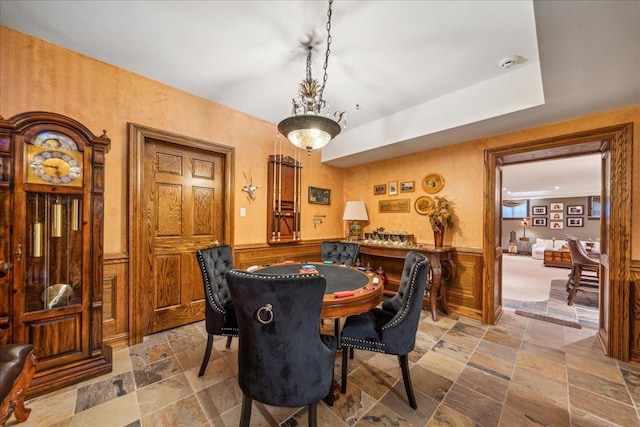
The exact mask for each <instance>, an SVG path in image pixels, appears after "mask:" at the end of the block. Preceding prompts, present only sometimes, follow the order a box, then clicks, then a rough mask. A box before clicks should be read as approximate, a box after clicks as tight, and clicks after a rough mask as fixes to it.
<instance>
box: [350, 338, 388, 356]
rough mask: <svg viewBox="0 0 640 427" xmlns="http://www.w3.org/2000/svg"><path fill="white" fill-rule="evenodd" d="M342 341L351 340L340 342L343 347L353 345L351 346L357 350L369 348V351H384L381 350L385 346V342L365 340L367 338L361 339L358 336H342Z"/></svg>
mask: <svg viewBox="0 0 640 427" xmlns="http://www.w3.org/2000/svg"><path fill="white" fill-rule="evenodd" d="M342 341H352V342H351V343H349V342H342V346H343V347H345V346H346V347H353V348H357V349H359V350H369V351H377V352H379V353H385V351H384V350H383V349H384V348H385V347H386V344H384V343H381V342H375V341H367V340H361V339H358V338H350V337H343V338H342ZM367 344H371V345H372V346H371V347H369V346H366V347H365V345H367Z"/></svg>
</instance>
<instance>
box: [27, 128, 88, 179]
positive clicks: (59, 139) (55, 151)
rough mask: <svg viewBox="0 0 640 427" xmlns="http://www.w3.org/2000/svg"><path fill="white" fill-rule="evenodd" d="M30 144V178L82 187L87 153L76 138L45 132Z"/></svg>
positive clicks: (28, 162)
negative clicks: (84, 160)
mask: <svg viewBox="0 0 640 427" xmlns="http://www.w3.org/2000/svg"><path fill="white" fill-rule="evenodd" d="M33 142H34V143H33V144H25V146H26V159H27V165H26V173H27V177H26V181H27V182H28V183H33V184H51V185H64V186H73V187H81V186H82V183H83V182H82V179H83V157H82V153H81V152H79V151H77V150H78V148H77V145H76V144H75V142H74V141H73V140H72V139H70V138H69V137H67V136H66V135H63V134H59V133H52V132H41V133H40V134H38V135H37V136H36V138H35V139H34V141H33Z"/></svg>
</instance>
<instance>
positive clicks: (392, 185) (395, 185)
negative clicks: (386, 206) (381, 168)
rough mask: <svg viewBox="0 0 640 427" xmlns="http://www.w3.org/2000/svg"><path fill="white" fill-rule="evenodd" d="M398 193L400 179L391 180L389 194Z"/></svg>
mask: <svg viewBox="0 0 640 427" xmlns="http://www.w3.org/2000/svg"><path fill="white" fill-rule="evenodd" d="M396 194H398V181H391V182H390V183H389V195H390V196H395V195H396Z"/></svg>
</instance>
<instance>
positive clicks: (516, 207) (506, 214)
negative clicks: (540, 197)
mask: <svg viewBox="0 0 640 427" xmlns="http://www.w3.org/2000/svg"><path fill="white" fill-rule="evenodd" d="M528 216H529V200H503V201H502V219H522V218H526V217H528Z"/></svg>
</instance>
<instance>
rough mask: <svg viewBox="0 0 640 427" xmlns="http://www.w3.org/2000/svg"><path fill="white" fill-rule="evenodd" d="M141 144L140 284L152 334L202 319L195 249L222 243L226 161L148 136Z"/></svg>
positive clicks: (201, 300) (201, 290) (198, 150)
mask: <svg viewBox="0 0 640 427" xmlns="http://www.w3.org/2000/svg"><path fill="white" fill-rule="evenodd" d="M144 144H145V147H144V153H145V159H146V161H145V162H144V167H143V174H144V175H143V176H144V178H143V182H144V184H143V186H142V191H141V196H142V203H143V205H144V212H145V214H144V221H145V222H146V224H145V228H146V229H147V230H148V233H146V234H145V233H143V234H142V238H143V240H144V241H143V242H141V243H142V245H141V248H142V252H143V253H142V256H143V258H145V259H146V260H147V262H144V263H143V267H142V270H143V271H142V278H147V283H146V284H143V285H142V286H144V287H145V288H147V292H145V293H143V294H144V295H146V298H148V301H147V306H148V307H150V316H151V318H150V319H146V323H147V325H146V328H145V330H146V332H147V333H153V332H158V331H162V330H165V329H169V328H173V327H176V326H180V325H185V324H187V323H191V322H194V321H197V320H201V319H203V318H204V290H203V285H202V276H201V274H200V270H199V268H198V265H197V262H196V257H195V251H196V249H199V248H204V247H207V246H211V245H212V244H214V242H215V241H218V242H220V243H223V242H224V232H223V231H224V227H223V211H224V193H225V192H224V188H225V186H224V177H225V170H224V168H225V159H224V155H222V154H219V153H215V152H208V151H205V150H202V149H198V148H193V147H185V146H181V145H176V144H171V143H168V142H163V141H160V140H156V139H152V138H147V139H145V142H144ZM144 252H146V253H144ZM143 323H144V319H143Z"/></svg>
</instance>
